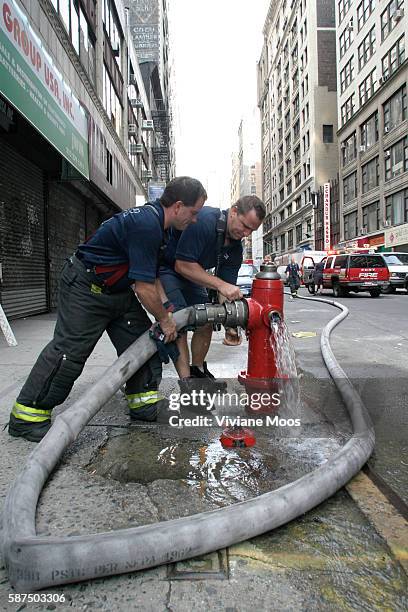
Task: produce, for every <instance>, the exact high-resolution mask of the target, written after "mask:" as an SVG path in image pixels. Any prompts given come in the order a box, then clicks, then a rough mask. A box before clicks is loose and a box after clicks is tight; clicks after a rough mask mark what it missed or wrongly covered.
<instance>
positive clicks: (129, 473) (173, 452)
mask: <svg viewBox="0 0 408 612" xmlns="http://www.w3.org/2000/svg"><path fill="white" fill-rule="evenodd" d="M219 433H220V432H216V433H214V432H213V435H212V436H211V435H210V436H209V439H206V440H204V439H203V440H197V439H192V440H191V439H185V438H182V439H180V438H179V439H175V438H174V437H171V438H167V437H166V436H165V435H163V434H160V433H159V432H152V431H151V430H150V431H142V430H140V429H138V430H137V431H132V432H131V433H129V434H126V435H122V436H115V437H113V438H110V439H109V440H108V442H107V443H106V445H105V446H104V447H103V448H102V449H101V450H100V452H99V454H98V456H97V458H96V460H95V461H94V463H93V464H92V465H90V466H88V469H89V471H90V472H91V473H94V474H97V475H99V476H103V477H106V478H109V479H113V480H117V481H119V482H122V483H127V482H138V483H141V484H148V483H150V482H154V481H155V480H162V479H165V480H179V481H183V482H184V483H185V484H186V486H188V487H191V488H192V489H193V490H194V491H196V492H197V493H198V494H199V495H200V496H201V497H202V498H204V499H205V500H208V501H211V502H213V503H216V504H219V505H222V506H223V505H228V504H231V503H235V502H237V501H243V500H245V499H250V498H252V497H254V496H257V495H260V494H262V493H266V492H268V491H271V490H273V489H276V488H278V487H280V486H282V485H283V484H286V483H288V482H291V481H292V480H294V479H296V478H299V477H300V476H302V475H303V474H306V473H307V472H309V471H310V470H311V469H313V467H315V466H317V465H320V463H322V462H323V461H324V460H326V459H327V457H328V456H329V455H330V454H331V453H332V452H334V446H333V445H334V444H335V441H334V440H329V441H328V443H327V444H326V445H324V443H323V445H321V443H320V442H321V441H319V440H316V439H314V440H313V445H312V446H313V448H314V450H315V451H317V449H318V448H319V447H320V450H319V452H313V450H312V448H311V446H310V440H305V439H304V440H299V439H295V440H294V439H291V440H283V439H281V440H276V439H273V438H271V436H270V435H262V434H261V435H259V434H258V433H257V445H256V446H255V447H253V448H243V449H224V448H223V447H222V445H221V443H220V441H219V439H218V436H219Z"/></svg>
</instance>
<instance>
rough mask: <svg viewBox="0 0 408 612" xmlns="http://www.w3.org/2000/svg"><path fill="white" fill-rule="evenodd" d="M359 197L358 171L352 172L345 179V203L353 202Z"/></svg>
mask: <svg viewBox="0 0 408 612" xmlns="http://www.w3.org/2000/svg"><path fill="white" fill-rule="evenodd" d="M356 197H357V172H352V173H351V174H349V175H348V176H346V177H345V178H344V179H343V200H344V203H347V202H351V200H354V198H356Z"/></svg>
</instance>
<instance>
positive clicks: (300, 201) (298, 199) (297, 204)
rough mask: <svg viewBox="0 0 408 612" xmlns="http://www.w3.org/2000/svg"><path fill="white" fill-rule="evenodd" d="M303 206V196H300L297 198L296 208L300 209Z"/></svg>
mask: <svg viewBox="0 0 408 612" xmlns="http://www.w3.org/2000/svg"><path fill="white" fill-rule="evenodd" d="M301 207H302V198H301V196H298V197H297V198H296V200H295V210H300V208H301Z"/></svg>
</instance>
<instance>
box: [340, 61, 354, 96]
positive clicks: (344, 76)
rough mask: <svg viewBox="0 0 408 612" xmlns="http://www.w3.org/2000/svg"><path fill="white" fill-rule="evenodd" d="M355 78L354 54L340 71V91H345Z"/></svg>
mask: <svg viewBox="0 0 408 612" xmlns="http://www.w3.org/2000/svg"><path fill="white" fill-rule="evenodd" d="M353 79H354V55H352V56H351V58H350V59H349V61H348V62H347V64H346V65H345V66H344V68H343V70H342V71H341V72H340V92H341V93H343V92H344V91H345V90H346V89H347V87H348V86H349V85H350V83H351V81H352V80H353Z"/></svg>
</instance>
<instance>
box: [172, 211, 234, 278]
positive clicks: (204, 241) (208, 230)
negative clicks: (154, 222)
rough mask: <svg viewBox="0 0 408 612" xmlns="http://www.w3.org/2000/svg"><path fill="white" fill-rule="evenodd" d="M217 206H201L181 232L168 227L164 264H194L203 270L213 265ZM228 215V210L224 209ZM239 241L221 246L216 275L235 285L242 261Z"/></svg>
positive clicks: (218, 215) (218, 214)
mask: <svg viewBox="0 0 408 612" xmlns="http://www.w3.org/2000/svg"><path fill="white" fill-rule="evenodd" d="M220 212H221V211H220V209H219V208H212V207H211V206H205V207H204V208H202V209H201V210H200V212H199V213H198V216H197V222H196V223H192V224H191V225H189V226H188V227H187V228H186V229H185V230H184V231H183V232H180V231H178V230H174V228H171V230H170V232H169V241H168V243H167V245H166V248H165V250H164V254H163V255H164V257H163V259H164V267H163V268H162V270H163V271H164V272H165V269H166V268H170V269H171V270H174V265H175V262H176V260H177V259H178V260H181V261H189V262H193V263H198V264H200V266H202V268H204V270H209V269H210V268H214V267H215V266H216V264H217V221H218V219H219V217H220ZM225 212H226V213H227V214H228V211H225ZM242 253H243V251H242V244H241V241H240V240H232V241H231V242H230V244H228V245H227V246H223V247H222V249H221V258H220V260H221V263H220V268H219V271H218V276H219V278H222V280H224V281H225V282H227V283H231V284H233V285H235V283H236V282H237V277H238V270H239V268H240V267H241V264H242Z"/></svg>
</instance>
